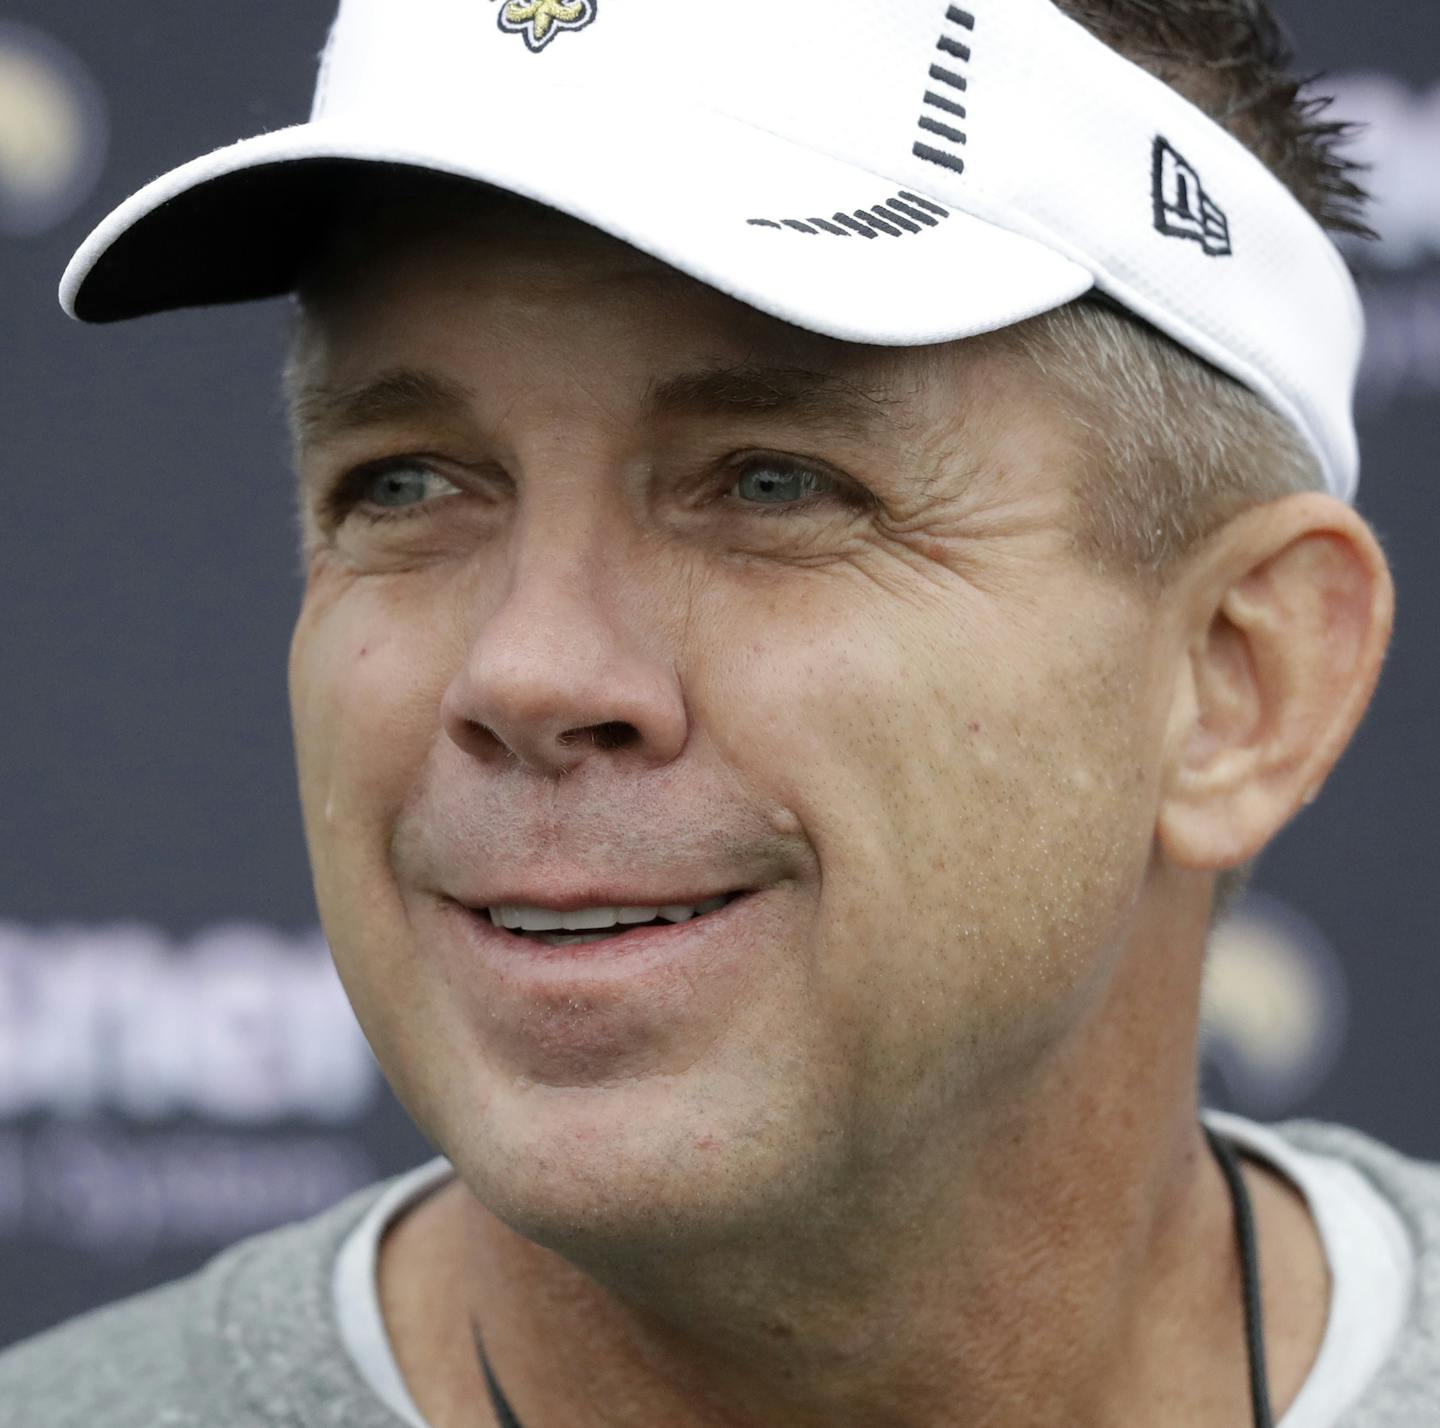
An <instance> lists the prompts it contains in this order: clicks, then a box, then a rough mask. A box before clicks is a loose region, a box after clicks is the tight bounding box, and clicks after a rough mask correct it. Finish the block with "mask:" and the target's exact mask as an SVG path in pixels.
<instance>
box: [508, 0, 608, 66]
mask: <svg viewBox="0 0 1440 1428" xmlns="http://www.w3.org/2000/svg"><path fill="white" fill-rule="evenodd" d="M599 3H600V0H504V3H503V4H502V5H501V6H500V28H501V29H502V30H504V31H506V33H508V34H512V35H517V34H518V35H524V36H525V43H526V44H527V45H529V46H530V49H531V52H532V53H534V54H537V55H538V54H539V53H540V51H541V50H543V49H544V48H545V46H546V45H548V44H549V43H550V41H551V40H553V39H554V38H555V36H556V35H558V34H559V33H560V32H561V31H562V30H583V29H584V28H585V26H586V25H588V24H589V23H590V22H591V21H592V20H593V19H594V18H595V10H596V8H597V6H598V5H599Z"/></svg>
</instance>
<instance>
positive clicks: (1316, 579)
mask: <svg viewBox="0 0 1440 1428" xmlns="http://www.w3.org/2000/svg"><path fill="white" fill-rule="evenodd" d="M1186 588H1187V593H1188V596H1189V598H1190V600H1191V606H1190V608H1191V609H1192V610H1193V612H1194V616H1193V618H1192V620H1191V622H1190V624H1189V626H1188V628H1189V632H1190V640H1189V643H1188V645H1187V646H1186V648H1185V651H1184V658H1183V662H1182V665H1181V668H1180V671H1179V674H1180V678H1179V679H1178V680H1177V685H1176V693H1175V698H1174V700H1173V703H1172V710H1171V723H1170V731H1169V733H1170V760H1169V767H1168V771H1167V779H1166V787H1165V790H1164V797H1163V801H1162V804H1161V808H1160V812H1159V819H1158V824H1157V837H1158V839H1159V842H1160V846H1161V848H1162V850H1163V852H1164V853H1165V855H1166V856H1167V857H1168V858H1169V860H1170V861H1171V862H1172V863H1174V864H1176V865H1177V866H1180V867H1185V868H1196V869H1206V870H1212V871H1220V870H1222V869H1225V868H1231V867H1237V866H1239V865H1240V864H1241V863H1243V862H1245V861H1247V860H1248V859H1250V858H1252V857H1254V856H1255V855H1256V854H1257V853H1258V852H1259V851H1260V850H1261V849H1262V848H1263V847H1264V846H1265V844H1266V843H1268V842H1269V841H1270V840H1271V839H1272V838H1273V837H1274V836H1275V834H1276V833H1278V832H1279V831H1280V829H1281V828H1282V827H1284V825H1285V824H1286V823H1287V822H1288V821H1289V820H1290V818H1291V817H1292V816H1293V815H1294V814H1295V813H1296V812H1297V811H1298V810H1299V809H1300V808H1301V807H1302V806H1304V805H1305V804H1307V803H1309V802H1312V801H1313V799H1314V797H1315V795H1316V794H1317V793H1318V791H1319V789H1320V786H1321V785H1322V784H1323V783H1324V781H1325V778H1326V777H1327V775H1328V774H1329V772H1330V769H1331V768H1332V767H1333V766H1334V764H1335V762H1336V760H1337V759H1338V758H1339V757H1340V755H1341V753H1342V752H1343V751H1344V749H1345V746H1346V744H1348V743H1349V741H1350V738H1351V736H1352V735H1353V733H1354V731H1355V729H1356V727H1357V726H1358V724H1359V722H1360V719H1361V717H1362V716H1363V714H1364V712H1365V708H1366V706H1367V705H1368V704H1369V701H1370V696H1371V694H1372V693H1373V691H1374V688H1375V681H1376V679H1377V678H1378V676H1379V672H1380V667H1381V664H1382V662H1383V660H1384V656H1385V650H1386V647H1387V645H1388V644H1389V638H1390V627H1391V622H1392V619H1393V609H1394V591H1393V587H1392V584H1391V580H1390V573H1389V569H1388V566H1387V565H1386V562H1385V557H1384V554H1383V553H1382V552H1381V550H1380V547H1379V544H1378V542H1377V541H1376V539H1375V536H1374V534H1373V532H1372V531H1371V530H1370V528H1369V526H1367V525H1366V524H1365V522H1364V521H1363V520H1362V519H1361V518H1360V517H1359V516H1358V515H1356V513H1355V512H1354V511H1353V510H1351V509H1350V508H1349V507H1348V506H1346V505H1344V504H1342V503H1341V502H1339V501H1337V500H1335V499H1333V498H1332V497H1329V496H1323V495H1318V494H1305V495H1299V496H1291V497H1287V498H1285V499H1284V500H1281V501H1276V502H1272V503H1270V504H1268V505H1265V506H1262V507H1259V508H1257V509H1256V510H1254V511H1251V512H1248V513H1246V514H1245V515H1243V516H1240V517H1237V518H1236V519H1235V520H1234V521H1232V522H1230V523H1229V524H1228V525H1227V526H1226V527H1225V528H1224V529H1223V530H1222V531H1220V532H1219V533H1218V534H1217V535H1216V536H1215V537H1214V538H1213V539H1212V541H1211V542H1210V544H1209V545H1208V546H1207V547H1206V549H1205V550H1204V551H1203V552H1202V553H1201V554H1200V556H1199V557H1198V558H1197V561H1196V564H1195V569H1194V571H1193V572H1192V578H1191V579H1190V581H1189V582H1188V583H1187V587H1186Z"/></svg>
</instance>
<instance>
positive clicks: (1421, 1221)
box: [1274, 1121, 1440, 1428]
mask: <svg viewBox="0 0 1440 1428" xmlns="http://www.w3.org/2000/svg"><path fill="white" fill-rule="evenodd" d="M1274 1129H1275V1130H1276V1131H1278V1132H1279V1133H1280V1134H1281V1135H1282V1136H1284V1137H1285V1139H1286V1140H1288V1141H1289V1142H1290V1143H1291V1144H1292V1145H1295V1146H1296V1147H1298V1148H1299V1149H1301V1150H1306V1151H1310V1152H1312V1153H1314V1154H1318V1155H1328V1156H1333V1157H1334V1158H1336V1159H1338V1160H1342V1161H1344V1162H1346V1163H1347V1164H1348V1165H1350V1166H1351V1167H1352V1168H1353V1169H1354V1170H1356V1171H1357V1172H1358V1173H1359V1174H1361V1175H1362V1176H1364V1177H1365V1178H1366V1179H1367V1180H1368V1181H1369V1182H1370V1184H1371V1185H1372V1186H1374V1188H1375V1189H1376V1190H1377V1191H1378V1193H1379V1194H1380V1195H1381V1196H1382V1197H1383V1198H1384V1199H1385V1200H1387V1201H1389V1203H1390V1204H1391V1205H1392V1206H1393V1207H1394V1209H1395V1211H1396V1212H1397V1214H1398V1215H1399V1217H1400V1220H1401V1222H1402V1223H1403V1225H1404V1227H1405V1230H1406V1233H1407V1235H1408V1237H1409V1240H1410V1246H1411V1249H1412V1251H1413V1253H1414V1256H1415V1261H1414V1263H1415V1276H1414V1281H1413V1286H1412V1290H1411V1298H1410V1303H1409V1305H1408V1306H1407V1312H1406V1316H1405V1323H1404V1327H1403V1328H1402V1330H1401V1333H1400V1338H1399V1341H1398V1343H1397V1344H1396V1345H1395V1347H1394V1349H1393V1351H1392V1353H1391V1355H1390V1358H1389V1360H1388V1361H1387V1362H1386V1364H1385V1365H1384V1366H1383V1367H1382V1369H1381V1370H1380V1373H1379V1375H1378V1376H1377V1378H1376V1379H1375V1381H1374V1382H1373V1383H1372V1384H1371V1385H1370V1387H1369V1388H1368V1390H1367V1391H1366V1392H1365V1394H1364V1395H1363V1396H1362V1398H1361V1401H1360V1402H1359V1403H1358V1404H1356V1405H1355V1407H1354V1408H1353V1409H1352V1410H1351V1412H1350V1413H1349V1414H1347V1416H1346V1418H1345V1420H1344V1425H1343V1428H1414V1425H1416V1424H1419V1423H1430V1422H1434V1421H1436V1419H1435V1413H1436V1405H1437V1404H1440V1164H1437V1163H1436V1162H1434V1161H1427V1160H1420V1159H1417V1158H1415V1157H1413V1156H1410V1155H1406V1154H1405V1153H1404V1152H1403V1151H1400V1150H1396V1149H1395V1148H1394V1147H1393V1146H1389V1145H1385V1144H1384V1143H1383V1142H1381V1141H1378V1140H1375V1139H1374V1138H1373V1137H1371V1136H1368V1135H1365V1134H1363V1133H1362V1132H1360V1131H1357V1130H1353V1129H1351V1128H1350V1127H1348V1126H1336V1125H1327V1124H1323V1123H1320V1122H1317V1121H1290V1122H1287V1123H1286V1124H1284V1125H1280V1126H1276V1127H1274Z"/></svg>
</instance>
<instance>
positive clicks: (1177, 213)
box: [1155, 136, 1235, 258]
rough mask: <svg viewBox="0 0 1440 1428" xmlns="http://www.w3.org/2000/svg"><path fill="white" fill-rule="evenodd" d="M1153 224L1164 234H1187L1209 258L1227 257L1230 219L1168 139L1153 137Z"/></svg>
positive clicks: (1170, 236) (1229, 252) (1168, 236)
mask: <svg viewBox="0 0 1440 1428" xmlns="http://www.w3.org/2000/svg"><path fill="white" fill-rule="evenodd" d="M1155 227H1156V228H1157V229H1158V230H1159V231H1160V232H1161V233H1163V234H1165V236H1166V237H1167V238H1191V239H1194V241H1195V242H1197V243H1198V244H1200V246H1201V247H1202V248H1204V250H1205V251H1206V252H1207V253H1208V254H1209V255H1210V256H1211V257H1212V258H1228V257H1229V256H1230V255H1231V254H1232V253H1233V252H1234V251H1235V250H1234V248H1232V247H1231V245H1230V220H1229V219H1228V218H1227V217H1226V216H1225V210H1224V209H1222V208H1221V207H1220V205H1219V204H1218V203H1216V202H1215V200H1214V199H1212V198H1211V197H1210V195H1209V194H1208V193H1206V192H1205V186H1204V185H1203V184H1202V183H1201V182H1200V175H1199V174H1198V173H1196V172H1195V169H1194V168H1193V166H1192V165H1190V164H1188V163H1186V162H1185V160H1184V158H1183V157H1182V156H1181V155H1180V153H1179V152H1178V151H1177V150H1176V149H1175V147H1174V145H1172V144H1171V143H1170V141H1169V140H1168V139H1164V138H1160V137H1158V136H1157V138H1156V140H1155Z"/></svg>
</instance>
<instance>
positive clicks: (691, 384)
mask: <svg viewBox="0 0 1440 1428" xmlns="http://www.w3.org/2000/svg"><path fill="white" fill-rule="evenodd" d="M474 400H475V394H474V393H473V392H472V391H471V390H470V389H469V388H467V387H465V386H463V385H462V384H461V383H459V382H455V381H452V380H451V379H450V378H448V377H443V376H440V375H439V374H438V373H435V372H429V371H424V370H422V369H420V368H414V367H396V368H392V369H391V370H389V371H386V372H382V373H381V374H380V375H379V376H378V377H373V378H370V379H368V380H366V381H364V382H360V383H357V384H355V385H354V386H349V387H327V386H323V385H311V386H307V387H303V388H301V389H300V391H299V392H298V393H297V394H296V396H295V398H294V402H293V407H292V413H291V420H292V424H293V426H294V430H295V433H296V437H297V440H298V442H299V444H300V445H301V446H302V447H309V446H318V445H324V444H325V443H327V442H330V441H334V440H336V439H338V438H340V437H342V436H345V435H347V434H349V433H352V432H356V431H364V430H367V429H372V428H375V427H384V426H396V425H400V424H403V423H405V422H412V421H430V422H435V421H444V422H449V423H451V424H454V425H459V424H461V423H463V422H467V421H470V420H472V419H473V415H472V413H473V405H474ZM895 400H896V399H895V398H894V397H893V396H890V395H888V394H887V393H885V392H883V391H881V390H879V389H877V388H867V387H864V386H861V385H860V384H858V383H856V382H853V381H851V380H849V379H848V378H846V377H843V376H840V375H839V374H838V373H835V372H820V371H813V370H811V369H809V368H806V367H784V366H779V367H777V366H767V365H763V364H761V363H757V362H754V361H745V362H740V363H736V364H734V365H730V366H724V367H713V368H707V369H704V370H701V371H695V372H682V373H680V374H678V375H676V376H672V377H666V378H664V379H662V380H657V381H653V382H651V383H650V385H649V387H648V388H647V389H646V392H645V395H644V399H643V401H644V408H645V412H646V414H647V416H649V417H651V418H661V417H687V416H688V417H708V418H712V419H719V418H728V419H731V420H735V419H739V418H755V417H760V418H775V419H784V420H787V421H792V422H799V423H802V424H804V425H807V426H812V427H820V428H826V429H830V430H839V431H842V432H845V433H847V434H851V435H856V436H866V435H870V434H872V433H873V432H874V431H875V430H876V429H877V428H879V427H881V426H882V425H885V424H887V422H888V420H889V408H890V407H891V406H892V405H893V404H894V402H895Z"/></svg>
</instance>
